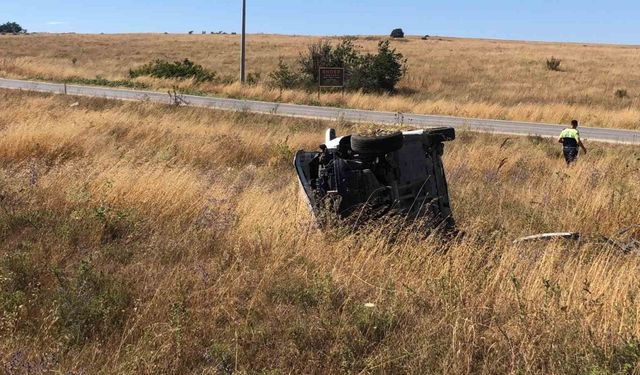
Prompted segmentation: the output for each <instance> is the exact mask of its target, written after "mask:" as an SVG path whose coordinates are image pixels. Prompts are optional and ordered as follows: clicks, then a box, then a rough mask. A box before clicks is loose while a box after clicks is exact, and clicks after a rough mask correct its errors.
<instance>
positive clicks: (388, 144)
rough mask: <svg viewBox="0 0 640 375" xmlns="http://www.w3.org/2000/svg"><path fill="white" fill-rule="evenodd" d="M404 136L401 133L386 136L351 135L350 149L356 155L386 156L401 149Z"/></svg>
mask: <svg viewBox="0 0 640 375" xmlns="http://www.w3.org/2000/svg"><path fill="white" fill-rule="evenodd" d="M403 140H404V136H403V135H402V133H401V132H394V133H391V134H387V135H375V136H366V135H352V136H351V149H352V150H353V152H355V153H356V154H388V153H390V152H394V151H398V150H399V149H400V148H402V143H403Z"/></svg>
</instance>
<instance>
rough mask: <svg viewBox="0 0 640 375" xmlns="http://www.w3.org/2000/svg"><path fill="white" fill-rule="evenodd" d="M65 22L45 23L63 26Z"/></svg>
mask: <svg viewBox="0 0 640 375" xmlns="http://www.w3.org/2000/svg"><path fill="white" fill-rule="evenodd" d="M65 23H66V22H62V21H49V22H47V25H64V24H65Z"/></svg>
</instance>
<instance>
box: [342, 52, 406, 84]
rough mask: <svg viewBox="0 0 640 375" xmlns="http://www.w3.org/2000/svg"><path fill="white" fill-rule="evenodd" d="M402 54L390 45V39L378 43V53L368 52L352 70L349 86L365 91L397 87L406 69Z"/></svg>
mask: <svg viewBox="0 0 640 375" xmlns="http://www.w3.org/2000/svg"><path fill="white" fill-rule="evenodd" d="M405 64H406V60H405V59H404V58H403V56H402V54H400V53H398V52H396V50H395V49H392V48H391V47H390V46H389V41H384V42H380V43H378V53H377V54H375V55H374V54H370V53H368V54H366V55H364V56H362V57H361V58H360V59H359V64H358V65H357V66H356V67H355V69H353V71H352V72H351V76H350V78H349V80H348V82H347V86H348V87H349V88H354V89H361V90H363V91H388V92H391V91H393V90H394V89H395V87H396V84H397V83H398V82H399V81H400V79H401V78H402V76H403V75H404V73H405V71H406V67H405Z"/></svg>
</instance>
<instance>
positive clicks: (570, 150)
mask: <svg viewBox="0 0 640 375" xmlns="http://www.w3.org/2000/svg"><path fill="white" fill-rule="evenodd" d="M562 153H563V154H564V160H566V162H567V164H571V163H575V161H576V159H578V148H577V147H563V148H562Z"/></svg>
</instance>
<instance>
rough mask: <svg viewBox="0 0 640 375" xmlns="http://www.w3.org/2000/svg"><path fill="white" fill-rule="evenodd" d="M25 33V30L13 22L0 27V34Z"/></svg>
mask: <svg viewBox="0 0 640 375" xmlns="http://www.w3.org/2000/svg"><path fill="white" fill-rule="evenodd" d="M26 32H27V30H26V29H23V28H22V26H20V25H18V24H17V23H15V22H7V23H5V24H4V25H0V33H12V34H19V33H26Z"/></svg>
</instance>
